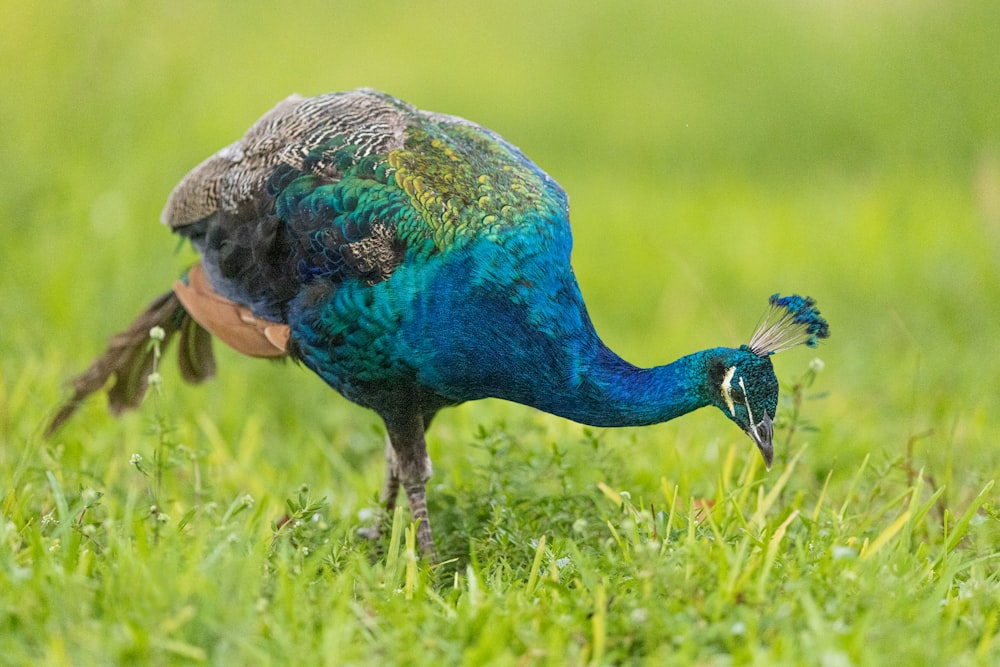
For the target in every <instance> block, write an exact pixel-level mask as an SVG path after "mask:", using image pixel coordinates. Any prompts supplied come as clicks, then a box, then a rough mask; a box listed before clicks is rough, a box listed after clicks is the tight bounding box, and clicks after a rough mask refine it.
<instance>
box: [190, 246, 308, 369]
mask: <svg viewBox="0 0 1000 667" xmlns="http://www.w3.org/2000/svg"><path fill="white" fill-rule="evenodd" d="M174 293H175V294H176V295H177V298H178V299H179V300H180V302H181V303H182V304H183V305H184V310H186V311H187V312H188V314H189V315H190V316H191V317H192V318H194V320H195V322H197V323H198V324H200V325H201V326H202V327H204V328H205V329H207V330H208V331H209V332H210V333H211V334H212V335H213V336H215V337H216V338H218V339H219V340H221V341H222V342H223V343H225V344H226V345H228V346H229V347H231V348H233V349H234V350H236V351H237V352H240V353H241V354H245V355H247V356H250V357H280V356H284V355H285V354H287V353H288V336H289V333H290V331H289V328H288V325H287V324H282V323H280V322H271V321H269V320H263V319H260V318H258V317H254V315H253V313H251V312H250V310H249V309H247V308H246V307H244V306H241V305H240V304H238V303H236V302H235V301H230V300H229V299H227V298H225V297H224V296H222V295H220V294H218V293H217V292H216V291H215V290H214V289H212V286H211V285H210V284H209V282H208V279H207V278H206V277H205V272H204V271H203V270H202V268H201V264H195V265H194V266H193V267H191V270H190V271H189V272H188V276H187V283H186V284H185V283H184V282H183V281H181V280H178V281H177V282H176V283H174Z"/></svg>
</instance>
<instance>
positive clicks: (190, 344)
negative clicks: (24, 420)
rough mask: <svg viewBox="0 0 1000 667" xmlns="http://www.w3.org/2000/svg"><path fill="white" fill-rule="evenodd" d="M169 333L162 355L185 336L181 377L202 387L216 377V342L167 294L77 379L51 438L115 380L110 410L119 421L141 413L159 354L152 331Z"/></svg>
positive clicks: (50, 431) (51, 427)
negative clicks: (176, 336) (88, 399)
mask: <svg viewBox="0 0 1000 667" xmlns="http://www.w3.org/2000/svg"><path fill="white" fill-rule="evenodd" d="M153 327H160V328H162V329H163V332H164V337H163V342H162V343H161V349H165V348H166V346H167V344H168V343H169V342H170V339H171V338H173V335H174V334H175V333H177V332H178V331H180V332H181V343H182V348H183V349H182V351H181V357H180V358H181V372H182V374H183V377H184V379H185V380H187V381H188V382H191V383H193V384H196V383H198V382H201V381H202V380H206V379H208V378H210V377H212V376H213V375H214V374H215V360H214V358H213V356H212V347H211V339H210V337H209V336H208V333H207V332H206V331H205V330H204V329H202V328H201V327H199V326H198V324H196V323H195V322H193V321H192V320H191V319H190V318H189V317H187V314H186V313H185V312H184V308H183V307H182V306H181V302H180V301H179V300H178V298H177V296H176V295H175V294H174V293H173V292H167V293H166V294H161V295H160V296H159V297H157V298H156V299H154V300H153V302H152V303H150V304H149V306H147V307H146V310H144V311H143V312H142V313H141V314H140V315H139V317H137V318H136V319H135V321H133V322H132V324H131V325H129V328H128V329H126V330H125V331H123V332H121V333H119V334H117V335H116V336H114V337H112V338H111V340H109V341H108V348H107V350H105V352H104V354H102V355H101V356H100V357H98V358H97V359H96V360H95V361H94V363H92V364H91V365H90V367H89V368H88V369H87V370H86V371H84V372H83V373H81V374H80V375H78V376H77V377H75V378H74V379H73V396H72V397H71V398H70V399H69V400H68V401H67V402H66V403H65V404H64V405H63V406H62V407H61V408H60V409H59V411H58V412H57V413H56V415H55V416H54V417H53V418H52V421H50V422H49V425H48V426H47V427H46V429H45V436H46V437H48V436H50V435H52V434H53V433H55V431H56V430H57V429H58V428H59V427H60V426H61V425H62V424H63V422H65V421H66V420H67V419H69V418H70V417H71V416H72V415H73V413H74V412H76V409H77V408H78V407H79V406H80V403H81V402H82V401H83V400H84V399H85V398H86V397H87V396H89V395H90V394H93V393H94V392H97V391H100V390H101V389H103V388H104V386H105V385H106V384H107V383H108V380H109V379H111V378H114V385H113V386H112V387H111V388H110V389H109V390H108V407H109V409H110V410H111V413H112V414H114V415H119V414H121V413H122V412H125V411H126V410H130V409H132V408H135V407H138V405H139V403H141V402H142V397H143V396H144V395H145V393H146V389H147V387H148V384H149V373H150V372H151V371H152V369H153V350H152V346H151V345H150V339H149V331H150V329H152V328H153Z"/></svg>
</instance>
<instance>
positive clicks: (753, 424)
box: [740, 375, 760, 442]
mask: <svg viewBox="0 0 1000 667" xmlns="http://www.w3.org/2000/svg"><path fill="white" fill-rule="evenodd" d="M740 389H742V390H743V405H745V406H747V417H749V419H750V427H751V428H750V432H751V433H753V439H754V440H756V441H757V442H760V436H759V435H757V429H756V426H757V423H756V422H755V421H754V420H753V410H751V409H750V397H749V396H748V395H747V386H746V385H745V384H743V376H742V375H741V376H740Z"/></svg>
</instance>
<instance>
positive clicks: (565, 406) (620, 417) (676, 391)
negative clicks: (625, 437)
mask: <svg viewBox="0 0 1000 667" xmlns="http://www.w3.org/2000/svg"><path fill="white" fill-rule="evenodd" d="M723 351H724V350H722V349H721V348H720V349H715V350H704V351H701V352H696V353H694V354H690V355H687V356H684V357H681V358H680V359H678V360H676V361H674V362H672V363H669V364H666V365H663V366H656V367H654V368H638V367H636V366H634V365H632V364H630V363H628V362H627V361H625V360H623V359H622V358H621V357H619V356H618V355H616V354H615V353H614V352H612V351H611V350H609V349H608V348H607V347H605V346H604V345H603V344H600V346H599V349H598V350H597V354H596V355H594V356H593V357H591V358H590V359H589V360H588V362H587V364H586V366H580V367H578V368H577V369H576V373H575V378H574V381H572V382H562V383H551V384H550V383H545V384H549V386H547V387H545V391H542V392H539V391H535V392H533V397H532V398H533V399H534V400H532V401H531V404H532V405H533V406H534V407H536V408H539V409H541V410H544V411H545V412H550V413H552V414H556V415H559V416H561V417H565V418H567V419H571V420H573V421H576V422H579V423H582V424H589V425H591V426H602V427H609V426H645V425H648V424H658V423H660V422H665V421H669V420H671V419H674V418H676V417H680V416H681V415H684V414H687V413H689V412H691V411H693V410H697V409H698V408H702V407H705V406H706V405H708V404H709V402H710V401H709V398H708V395H707V389H706V385H707V377H708V370H707V369H708V366H709V364H710V361H711V359H712V358H713V357H716V358H717V357H718V356H719V354H720V353H722V352H723Z"/></svg>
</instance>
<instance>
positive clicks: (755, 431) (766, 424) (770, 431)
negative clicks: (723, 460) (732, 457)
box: [746, 414, 774, 470]
mask: <svg viewBox="0 0 1000 667" xmlns="http://www.w3.org/2000/svg"><path fill="white" fill-rule="evenodd" d="M746 432H747V435H749V436H750V439H751V440H753V441H754V443H755V444H756V445H757V449H759V450H760V455H761V456H763V457H764V465H766V466H767V469H768V470H770V469H771V461H772V460H773V459H774V442H773V441H774V422H772V421H771V418H770V417H768V416H767V415H766V414H765V415H764V418H763V419H761V420H760V423H759V424H757V425H756V426H751V427H750V428H748V429H747V430H746Z"/></svg>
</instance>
